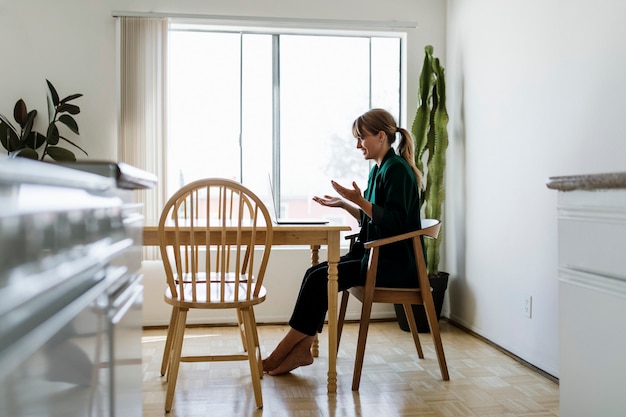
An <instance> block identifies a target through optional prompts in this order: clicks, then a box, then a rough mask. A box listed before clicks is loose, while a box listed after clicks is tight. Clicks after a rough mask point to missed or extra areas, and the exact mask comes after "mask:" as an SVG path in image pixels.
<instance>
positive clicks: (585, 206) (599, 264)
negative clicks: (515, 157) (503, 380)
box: [546, 172, 626, 417]
mask: <svg viewBox="0 0 626 417" xmlns="http://www.w3.org/2000/svg"><path fill="white" fill-rule="evenodd" d="M546 185H547V187H548V188H550V189H553V190H557V191H558V198H557V207H556V212H557V219H558V243H557V245H558V279H559V357H560V358H559V360H560V372H559V383H560V389H559V393H560V410H561V415H563V416H592V415H593V416H607V417H610V416H616V417H618V416H619V417H621V416H624V415H626V397H625V396H624V395H623V394H624V388H623V379H624V374H626V362H624V352H625V351H626V335H624V332H623V331H622V329H624V328H626V314H625V313H626V257H625V256H624V254H625V253H626V173H624V172H618V173H606V174H592V175H573V176H567V177H552V178H550V179H549V180H548V181H547V183H546Z"/></svg>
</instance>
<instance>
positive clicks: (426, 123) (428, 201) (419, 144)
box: [395, 45, 449, 332]
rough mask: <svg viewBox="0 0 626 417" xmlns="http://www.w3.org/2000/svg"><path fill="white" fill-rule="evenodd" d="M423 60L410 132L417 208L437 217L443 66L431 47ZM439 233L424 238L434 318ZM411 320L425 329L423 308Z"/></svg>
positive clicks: (442, 159)
mask: <svg viewBox="0 0 626 417" xmlns="http://www.w3.org/2000/svg"><path fill="white" fill-rule="evenodd" d="M424 51H425V55H424V63H423V66H422V72H421V74H420V79H419V90H418V108H417V114H416V115H415V119H414V120H413V125H412V127H411V133H412V134H413V138H414V140H415V164H416V165H417V168H418V169H419V170H420V171H421V172H424V167H426V170H425V174H426V176H425V178H426V183H425V187H424V190H423V192H422V200H421V206H422V207H421V208H422V210H423V212H424V218H427V219H437V220H441V217H442V216H441V214H442V207H443V201H444V198H445V187H444V185H445V184H444V174H445V169H446V149H447V148H448V111H447V109H446V80H445V73H444V68H443V66H442V65H441V63H440V61H439V58H436V57H433V47H432V46H431V45H428V46H426V47H425V48H424ZM442 236H443V234H442V233H440V234H439V237H438V238H437V239H425V240H424V247H425V251H426V265H427V268H428V277H429V280H430V285H431V287H432V289H433V301H434V303H435V310H436V311H437V319H439V317H440V316H441V307H442V305H443V298H444V295H445V290H446V289H447V287H448V275H449V274H448V273H447V272H443V271H440V270H439V260H440V248H441V240H442ZM395 307H396V315H397V317H398V322H399V323H400V327H401V328H403V330H406V331H408V330H409V327H408V324H407V323H406V316H405V315H404V310H403V309H402V306H401V305H400V306H398V305H396V306H395ZM413 312H414V314H415V320H416V322H417V327H418V330H419V331H420V332H428V331H429V327H428V321H427V320H426V314H425V312H424V307H423V306H421V305H419V306H413Z"/></svg>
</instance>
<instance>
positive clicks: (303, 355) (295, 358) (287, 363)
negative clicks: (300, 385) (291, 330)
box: [268, 337, 313, 376]
mask: <svg viewBox="0 0 626 417" xmlns="http://www.w3.org/2000/svg"><path fill="white" fill-rule="evenodd" d="M311 339H312V338H311ZM311 341H312V340H310V339H309V337H307V338H304V339H302V340H301V341H300V342H299V343H298V344H297V345H296V346H295V347H294V348H293V350H292V351H291V352H289V354H288V355H287V357H286V358H285V359H284V360H283V361H282V362H281V363H280V364H279V365H278V366H276V367H275V368H273V369H272V370H270V371H269V372H268V373H269V375H272V376H276V375H282V374H286V373H288V372H291V371H293V370H294V369H296V368H299V367H301V366H307V365H311V364H312V363H313V355H312V354H311Z"/></svg>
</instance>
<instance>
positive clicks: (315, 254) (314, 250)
mask: <svg viewBox="0 0 626 417" xmlns="http://www.w3.org/2000/svg"><path fill="white" fill-rule="evenodd" d="M318 263H320V245H311V266H313V265H317V264H318ZM311 355H313V357H314V358H317V357H318V356H319V355H320V339H319V337H318V334H317V333H316V334H315V339H313V344H312V345H311Z"/></svg>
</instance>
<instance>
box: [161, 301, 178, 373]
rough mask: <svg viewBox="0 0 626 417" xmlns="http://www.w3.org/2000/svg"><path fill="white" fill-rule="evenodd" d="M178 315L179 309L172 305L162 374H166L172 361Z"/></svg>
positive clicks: (162, 362)
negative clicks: (173, 340)
mask: <svg viewBox="0 0 626 417" xmlns="http://www.w3.org/2000/svg"><path fill="white" fill-rule="evenodd" d="M177 317H178V309H177V308H176V307H172V314H171V315H170V323H169V325H168V327H167V336H166V337H165V349H163V359H162V360H161V376H164V375H165V372H166V371H167V367H168V364H169V362H170V354H171V350H172V339H173V338H174V332H175V330H176V318H177Z"/></svg>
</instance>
